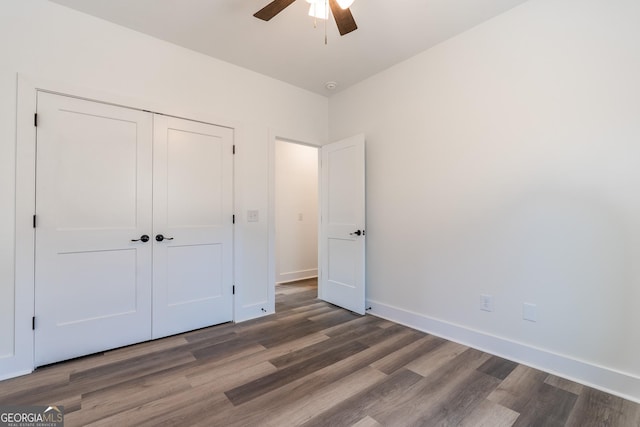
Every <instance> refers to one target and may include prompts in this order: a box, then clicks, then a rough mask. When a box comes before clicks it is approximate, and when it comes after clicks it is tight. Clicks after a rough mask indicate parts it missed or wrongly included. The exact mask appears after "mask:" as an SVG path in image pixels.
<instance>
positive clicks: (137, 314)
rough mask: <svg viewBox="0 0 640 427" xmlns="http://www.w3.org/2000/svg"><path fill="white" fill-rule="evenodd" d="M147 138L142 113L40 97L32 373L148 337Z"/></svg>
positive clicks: (147, 123) (148, 132)
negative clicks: (54, 364)
mask: <svg viewBox="0 0 640 427" xmlns="http://www.w3.org/2000/svg"><path fill="white" fill-rule="evenodd" d="M151 136H152V116H151V115H150V114H148V113H144V112H141V111H137V110H131V109H127V108H120V107H115V106H111V105H106V104H100V103H96V102H89V101H83V100H79V99H76V98H70V97H64V96H59V95H53V94H49V93H43V92H39V93H38V127H37V178H36V213H37V227H36V233H35V234H36V255H35V259H36V264H35V315H36V329H35V365H36V366H40V365H44V364H47V363H51V362H56V361H59V360H64V359H69V358H73V357H77V356H81V355H85V354H90V353H94V352H97V351H102V350H105V349H108V348H113V347H119V346H123V345H128V344H131V343H134V342H140V341H145V340H148V339H150V338H151V276H152V275H151V250H152V246H151V245H152V242H151V241H148V242H143V241H141V240H139V239H140V237H141V236H142V235H151V218H152V217H151V209H152V201H151V185H152V184H151V167H152V163H151V160H152V140H151ZM132 240H137V241H132Z"/></svg>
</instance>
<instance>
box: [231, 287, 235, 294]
mask: <svg viewBox="0 0 640 427" xmlns="http://www.w3.org/2000/svg"><path fill="white" fill-rule="evenodd" d="M231 293H232V295H235V294H236V285H233V288H232V290H231Z"/></svg>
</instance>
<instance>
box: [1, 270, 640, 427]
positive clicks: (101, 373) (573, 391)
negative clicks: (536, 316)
mask: <svg viewBox="0 0 640 427" xmlns="http://www.w3.org/2000/svg"><path fill="white" fill-rule="evenodd" d="M276 294H277V296H276V301H277V303H276V309H277V310H276V311H277V314H275V315H272V316H269V317H265V318H262V319H258V320H254V321H250V322H246V323H241V324H238V325H232V324H226V325H221V326H217V327H212V328H207V329H202V330H199V331H194V332H190V333H186V334H182V335H177V336H173V337H169V338H165V339H161V340H157V341H152V342H148V343H143V344H138V345H135V346H131V347H126V348H121V349H117V350H113V351H108V352H105V353H101V354H97V355H93V356H88V357H85V358H80V359H76V360H72V361H68V362H64V363H60V364H57V365H52V366H48V367H44V368H40V369H38V370H36V372H34V373H33V374H30V375H27V376H24V377H20V378H14V379H11V380H7V381H3V382H0V405H36V404H39V405H52V404H57V405H64V407H65V413H66V416H65V425H66V426H86V425H91V426H160V425H180V426H208V427H210V426H299V425H304V426H358V427H366V426H380V425H382V426H413V425H423V426H468V427H477V426H487V427H501V426H545V427H546V426H575V427H586V426H625V427H626V426H630V427H638V426H640V405H638V404H635V403H632V402H629V401H627V400H624V399H621V398H618V397H615V396H612V395H609V394H606V393H603V392H601V391H597V390H594V389H592V388H589V387H586V386H582V385H579V384H576V383H573V382H570V381H567V380H564V379H561V378H558V377H556V376H553V375H549V374H546V373H544V372H541V371H538V370H535V369H532V368H528V367H526V366H523V365H518V364H516V363H513V362H510V361H507V360H504V359H501V358H499V357H495V356H491V355H489V354H486V353H483V352H480V351H477V350H474V349H471V348H468V347H465V346H463V345H460V344H456V343H453V342H449V341H446V340H443V339H441V338H437V337H434V336H431V335H428V334H424V333H421V332H417V331H415V330H412V329H409V328H406V327H403V326H400V325H397V324H394V323H392V322H389V321H386V320H382V319H379V318H376V317H374V316H365V317H359V316H356V315H354V314H351V313H349V312H347V311H344V310H341V309H338V308H336V307H333V306H331V305H329V304H326V303H324V302H321V301H319V300H317V299H315V296H316V288H315V281H313V280H312V281H303V282H298V283H295V284H290V285H283V286H279V287H278V288H277V292H276Z"/></svg>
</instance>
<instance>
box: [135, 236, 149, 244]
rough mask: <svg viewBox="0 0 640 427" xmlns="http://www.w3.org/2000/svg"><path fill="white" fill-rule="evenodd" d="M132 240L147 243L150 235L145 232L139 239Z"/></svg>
mask: <svg viewBox="0 0 640 427" xmlns="http://www.w3.org/2000/svg"><path fill="white" fill-rule="evenodd" d="M131 241H132V242H143V243H147V242H148V241H149V236H147V235H146V234H143V235H142V236H140V238H139V239H131Z"/></svg>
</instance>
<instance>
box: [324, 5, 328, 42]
mask: <svg viewBox="0 0 640 427" xmlns="http://www.w3.org/2000/svg"><path fill="white" fill-rule="evenodd" d="M324 10H325V11H326V14H327V19H325V20H324V45H325V46H326V45H327V21H328V20H329V0H325V1H324Z"/></svg>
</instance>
